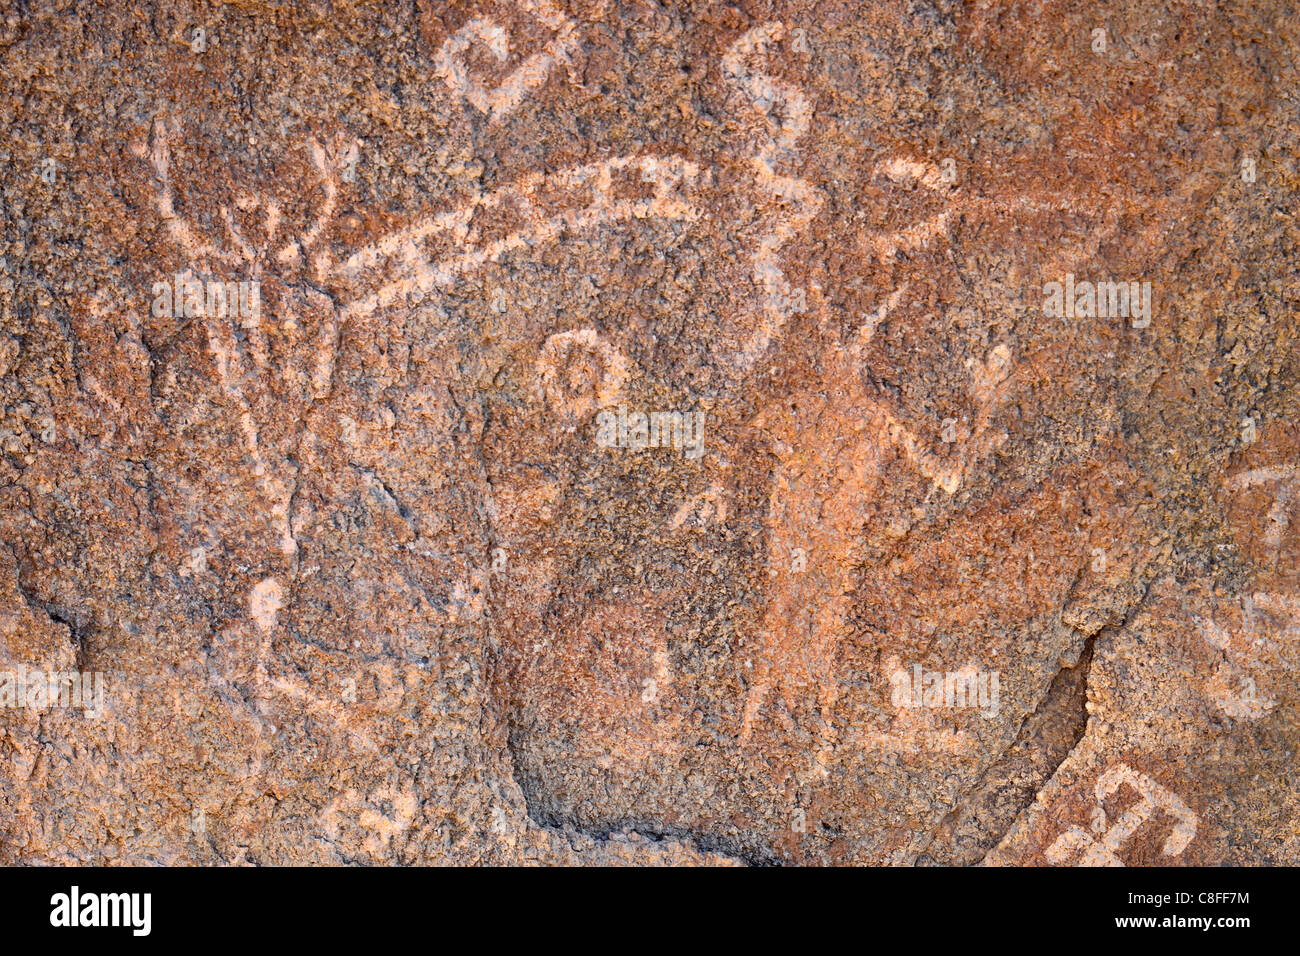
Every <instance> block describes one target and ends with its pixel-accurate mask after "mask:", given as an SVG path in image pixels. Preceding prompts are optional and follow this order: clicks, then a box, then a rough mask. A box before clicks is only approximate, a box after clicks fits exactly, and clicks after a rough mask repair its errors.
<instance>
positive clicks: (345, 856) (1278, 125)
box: [0, 0, 1300, 865]
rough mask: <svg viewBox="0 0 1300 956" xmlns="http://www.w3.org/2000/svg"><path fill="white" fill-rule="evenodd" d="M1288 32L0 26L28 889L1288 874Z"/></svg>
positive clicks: (665, 19) (189, 13) (875, 21)
mask: <svg viewBox="0 0 1300 956" xmlns="http://www.w3.org/2000/svg"><path fill="white" fill-rule="evenodd" d="M196 30H202V31H203V32H202V33H196ZM1099 30H1100V31H1102V33H1101V34H1100V36H1099V35H1098V33H1097V32H1096V31H1099ZM1297 30H1300V25H1298V24H1297V22H1296V20H1295V18H1294V17H1293V16H1291V15H1290V12H1289V10H1288V8H1287V7H1286V5H1285V4H1280V3H1273V2H1252V3H1244V2H1243V3H1230V4H1226V5H1218V6H1216V7H1214V8H1213V9H1211V8H1207V7H1205V6H1204V5H1200V4H1195V5H1193V4H1171V5H1158V6H1141V5H1132V4H1121V5H1119V6H1118V7H1117V6H1115V5H1113V4H1107V5H1099V4H1088V3H1085V4H1059V3H1031V4H1028V5H1026V4H1012V3H1003V2H987V3H984V2H981V3H979V4H957V3H933V4H930V3H923V4H915V3H910V2H909V3H902V2H890V3H869V4H867V3H862V4H858V3H843V2H826V3H815V4H814V3H808V2H800V0H791V2H787V3H738V4H735V5H727V4H719V3H713V2H701V3H683V4H659V3H654V2H633V3H613V2H609V0H522V2H515V3H504V2H496V0H467V2H450V3H440V2H432V0H422V2H420V3H418V4H416V5H415V6H414V7H412V5H410V4H359V3H358V4H353V3H334V4H329V5H320V6H314V7H308V6H307V5H304V4H274V3H260V2H249V3H241V4H235V5H223V6H215V5H214V6H207V5H200V6H195V7H193V8H178V7H174V6H171V5H167V4H160V5H152V4H147V3H146V4H144V5H139V4H137V5H135V6H134V8H133V9H130V10H126V9H122V10H116V9H110V8H108V7H107V6H95V7H90V8H86V9H82V8H80V7H79V6H74V5H70V4H60V3H57V2H48V3H37V4H30V5H28V6H27V7H25V8H23V9H21V10H19V9H15V10H13V11H10V12H8V13H6V14H5V15H4V18H3V23H2V24H0V73H2V75H3V77H4V86H3V95H2V96H0V119H2V120H3V122H4V125H5V128H6V129H7V130H8V131H9V134H10V135H9V137H8V138H7V145H6V152H7V155H6V156H5V160H6V162H5V164H4V166H3V169H2V171H0V182H2V186H3V198H4V207H3V217H2V225H3V230H4V231H3V236H2V238H0V246H2V248H0V257H2V258H0V273H2V274H0V400H2V401H3V420H0V543H2V545H3V546H0V674H8V675H10V686H11V687H13V686H16V684H15V683H14V679H13V676H12V675H23V674H29V673H31V672H34V671H35V672H40V673H49V672H57V673H69V674H102V675H103V677H104V681H105V684H104V693H103V698H102V702H101V703H102V706H100V707H91V708H89V709H87V708H85V707H78V706H49V705H48V704H40V703H39V702H38V704H37V705H33V706H6V707H4V708H3V709H0V861H2V862H24V863H26V862H38V861H41V862H58V863H70V862H111V863H142V862H162V863H184V864H220V863H291V862H292V863H318V864H327V863H427V862H454V863H466V864H470V863H521V862H537V863H608V862H627V863H638V864H639V863H670V864H676V863H731V862H742V863H882V864H913V863H921V864H928V863H939V864H974V863H979V862H981V861H982V862H986V863H996V864H1012V865H1017V864H1041V863H1044V862H1047V863H1054V864H1072V863H1078V862H1082V863H1090V864H1100V863H1116V862H1119V863H1125V864H1130V865H1133V864H1167V863H1237V864H1246V863H1263V862H1277V863H1280V862H1287V863H1293V864H1294V863H1297V862H1300V837H1298V836H1297V832H1298V827H1300V822H1298V819H1300V817H1298V813H1300V788H1298V786H1297V779H1296V771H1295V751H1296V747H1297V744H1298V743H1300V727H1298V726H1297V703H1298V701H1297V690H1296V686H1297V676H1298V675H1300V648H1298V641H1300V522H1298V521H1297V518H1296V509H1297V508H1298V507H1300V496H1297V489H1300V477H1297V471H1296V469H1297V466H1298V462H1300V431H1298V430H1297V425H1296V421H1297V406H1298V404H1300V388H1298V380H1297V372H1298V371H1300V358H1298V356H1297V351H1296V348H1295V344H1296V335H1297V330H1298V329H1300V322H1298V321H1297V311H1296V310H1297V301H1298V299H1300V288H1298V287H1297V280H1296V268H1295V262H1296V252H1297V229H1296V224H1295V218H1294V208H1295V195H1296V187H1297V184H1298V178H1297V169H1296V152H1295V150H1296V145H1297V132H1298V130H1297V107H1296V101H1295V99H1294V96H1293V94H1292V91H1293V90H1294V89H1295V88H1296V81H1297V75H1296V68H1295V60H1296V54H1297V47H1298V46H1300V43H1298V40H1300V38H1298V37H1297ZM1067 276H1068V277H1069V278H1068V279H1067ZM1067 281H1068V282H1070V283H1074V282H1076V281H1077V282H1078V283H1083V282H1090V283H1099V282H1112V281H1113V282H1124V283H1128V282H1130V281H1132V282H1134V283H1138V288H1139V289H1141V287H1142V286H1141V284H1142V283H1149V288H1150V290H1151V291H1150V309H1149V312H1144V313H1140V314H1137V315H1128V314H1124V315H1119V314H1092V315H1088V314H1080V313H1083V312H1086V310H1087V308H1088V303H1087V300H1086V299H1082V300H1078V301H1077V302H1076V303H1075V305H1077V306H1078V308H1077V309H1073V310H1072V314H1070V315H1069V316H1065V315H1060V314H1049V313H1051V312H1052V308H1050V302H1049V298H1050V291H1049V287H1050V284H1052V283H1062V284H1064V283H1066V282H1067ZM191 282H197V283H209V284H216V283H241V282H242V283H250V285H246V286H245V287H244V290H243V292H244V297H243V300H242V302H241V300H240V296H239V289H238V287H237V286H233V285H232V286H229V288H228V289H227V287H226V286H224V285H223V286H222V292H223V294H225V293H226V292H227V291H228V292H229V301H230V303H231V309H229V310H226V311H227V312H229V313H232V314H218V313H220V311H221V310H219V309H218V308H217V300H216V298H215V293H213V296H212V297H211V298H208V299H205V301H204V303H203V305H204V308H201V309H195V308H193V307H192V306H191V307H190V308H189V309H188V310H187V308H186V305H187V302H186V296H185V294H184V293H186V292H187V291H192V290H190V289H189V284H190V283H191ZM178 286H179V291H180V293H181V295H180V302H179V308H178V307H177V306H178V303H177V301H176V299H175V293H176V292H177V287H178ZM204 289H205V292H206V291H207V287H206V286H205V287H204ZM1126 289H1127V286H1126ZM254 299H256V306H255V305H254V301H253V300H254ZM236 303H240V304H241V305H242V306H243V307H244V308H243V309H242V311H241V310H240V309H239V308H237V307H236V305H235V304H236ZM1094 304H1095V303H1094ZM1094 311H1095V310H1094ZM1103 313H1104V310H1103ZM651 412H656V413H660V414H663V413H668V412H680V413H689V417H686V418H677V419H676V420H675V421H674V422H673V423H672V424H673V425H674V426H675V427H677V428H678V430H677V431H675V432H672V431H663V432H662V433H657V434H656V437H657V438H661V439H663V441H662V442H661V443H660V442H656V444H662V445H664V446H666V447H644V448H637V447H626V446H627V445H628V442H627V441H625V440H624V439H627V438H628V435H626V434H620V432H619V424H618V423H619V422H620V421H621V422H623V423H624V424H626V422H627V416H629V415H631V416H633V428H634V429H635V415H636V414H638V413H651ZM697 416H699V417H697ZM658 424H660V425H663V426H664V428H665V429H667V428H668V427H669V426H668V425H667V424H665V423H664V421H663V420H661V421H659V422H658ZM631 437H632V438H633V439H635V430H634V431H633V433H632V436H631ZM945 676H946V677H947V679H948V684H949V691H950V692H951V690H952V689H953V683H954V681H958V682H960V687H959V689H960V690H963V691H964V690H965V689H967V685H966V684H965V682H966V681H967V680H969V681H970V684H969V689H970V690H971V692H972V694H971V696H969V698H967V695H966V694H964V693H962V694H959V695H958V696H956V697H954V696H953V695H952V693H949V695H948V696H947V698H943V697H942V695H940V698H939V699H937V700H936V699H933V698H928V697H927V695H926V694H925V689H926V687H927V683H926V681H927V678H930V677H936V678H937V679H942V678H944V677H945ZM995 681H996V683H994V682H995ZM914 682H916V683H917V685H918V686H919V689H920V691H921V692H920V693H918V694H917V695H916V696H915V698H914V697H913V684H914ZM91 686H92V687H93V686H94V685H93V684H92V685H91ZM23 703H24V704H26V703H30V701H24V702H23ZM96 711H98V713H96Z"/></svg>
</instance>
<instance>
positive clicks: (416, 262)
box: [338, 156, 699, 319]
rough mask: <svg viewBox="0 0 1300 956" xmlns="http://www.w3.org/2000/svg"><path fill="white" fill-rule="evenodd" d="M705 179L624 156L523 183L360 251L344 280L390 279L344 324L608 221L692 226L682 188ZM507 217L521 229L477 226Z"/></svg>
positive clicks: (345, 268) (665, 163) (694, 171)
mask: <svg viewBox="0 0 1300 956" xmlns="http://www.w3.org/2000/svg"><path fill="white" fill-rule="evenodd" d="M698 174H699V167H698V166H697V165H696V164H694V163H691V162H688V161H686V160H684V159H679V158H672V157H670V158H666V159H665V158H659V157H654V156H632V157H619V158H616V159H611V160H607V161H605V162H603V163H596V164H593V165H588V166H578V167H573V168H570V169H565V170H560V171H559V172H556V173H551V174H550V175H545V176H544V175H541V174H539V173H534V174H529V175H527V176H524V177H522V178H521V179H520V180H519V181H518V182H516V183H513V184H511V185H509V186H504V187H502V188H501V189H498V190H496V191H494V192H491V193H489V194H487V195H485V196H480V197H477V198H475V199H473V200H471V201H470V202H468V203H466V204H465V205H462V206H459V207H457V208H455V209H453V210H451V211H449V212H445V213H441V214H439V215H437V216H433V217H431V218H429V219H425V220H421V221H420V222H417V223H416V224H414V225H412V226H410V227H408V228H406V229H403V230H401V231H399V232H396V233H393V234H390V235H388V236H385V237H384V238H383V239H381V240H380V241H379V242H377V243H374V244H373V245H371V246H367V247H366V248H364V249H361V250H359V251H358V252H356V253H354V254H353V255H352V256H351V257H350V258H348V259H347V261H345V262H344V263H343V264H342V265H341V266H340V267H339V269H338V273H339V275H340V277H342V278H344V279H348V280H355V279H358V278H361V277H363V276H365V275H368V274H371V275H391V274H392V273H397V277H396V278H392V279H389V280H388V281H385V282H384V283H383V284H382V285H381V286H380V287H379V289H378V290H377V291H375V292H374V293H372V294H370V295H367V296H364V297H362V298H360V299H357V300H356V301H353V302H350V303H348V304H347V305H345V306H344V307H343V309H342V310H341V314H342V316H343V318H345V319H347V318H353V317H356V316H363V315H368V314H370V313H371V312H374V311H375V310H377V309H380V308H383V307H384V306H386V305H389V304H391V303H393V302H395V301H398V300H400V299H403V298H405V297H406V296H408V295H411V294H413V293H420V294H428V293H432V292H435V291H438V290H446V289H448V288H450V287H451V286H452V285H453V284H454V283H455V281H456V280H457V279H459V278H460V277H462V276H464V275H465V274H467V273H469V272H471V271H473V270H474V269H477V268H481V267H482V266H484V265H486V264H488V263H490V262H496V261H498V260H499V259H500V258H501V257H502V256H504V255H505V254H506V253H508V252H511V251H515V250H521V249H528V248H532V247H534V246H536V245H538V244H541V243H546V242H553V241H555V240H556V239H558V238H559V237H560V236H561V235H563V234H565V233H568V232H578V231H583V230H587V229H591V228H594V227H595V226H598V225H602V224H605V223H612V222H618V221H635V220H638V219H651V218H653V219H660V220H665V221H686V222H689V221H693V220H694V219H696V218H698V213H697V212H696V210H695V209H694V208H693V207H692V206H691V205H690V204H689V203H688V202H686V201H685V199H684V198H683V197H682V196H681V194H680V190H681V187H682V186H683V185H684V184H686V183H688V182H690V181H691V180H692V179H694V178H695V177H696V176H697V175H698ZM641 183H652V184H653V185H654V189H653V194H652V195H650V196H648V197H643V196H640V195H639V194H640V191H641V190H640V184H641ZM552 204H556V205H561V206H562V208H563V211H562V212H560V213H559V214H558V215H550V216H544V215H542V214H541V212H540V208H541V207H542V206H550V205H552ZM489 212H491V213H496V214H499V215H505V216H508V217H509V219H510V221H512V222H513V223H514V224H515V225H514V228H512V229H510V231H508V232H504V234H502V230H500V229H499V227H498V228H494V230H493V232H494V235H495V238H491V239H488V238H485V237H483V236H482V235H480V234H478V232H477V231H476V230H475V228H474V223H475V220H476V217H478V216H482V215H483V214H485V213H489ZM445 240H451V241H452V242H454V243H455V245H456V248H457V252H456V254H454V255H451V256H447V257H444V258H441V259H433V258H430V256H429V254H428V253H426V252H425V247H426V245H427V244H429V243H430V242H433V241H445Z"/></svg>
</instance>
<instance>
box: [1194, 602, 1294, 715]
mask: <svg viewBox="0 0 1300 956" xmlns="http://www.w3.org/2000/svg"><path fill="white" fill-rule="evenodd" d="M1194 620H1195V622H1196V625H1197V627H1198V628H1199V629H1200V632H1201V637H1202V639H1203V640H1204V641H1205V643H1206V644H1208V645H1209V646H1210V647H1213V648H1214V649H1215V650H1216V651H1217V652H1218V653H1219V655H1220V656H1219V659H1218V660H1216V662H1215V664H1214V669H1213V671H1212V672H1211V674H1210V676H1209V677H1208V678H1207V679H1206V681H1205V694H1206V696H1207V697H1208V698H1209V699H1210V700H1211V701H1213V702H1214V705H1215V706H1216V707H1218V709H1219V710H1221V711H1222V712H1223V713H1224V714H1226V715H1227V716H1228V717H1232V718H1235V719H1238V720H1259V719H1260V718H1261V717H1264V716H1266V715H1268V714H1269V713H1271V712H1272V711H1273V709H1274V708H1275V707H1276V706H1277V700H1276V698H1274V697H1272V696H1271V695H1269V694H1267V693H1265V692H1264V691H1263V690H1261V689H1260V687H1259V682H1260V681H1262V680H1267V678H1268V677H1269V675H1270V674H1271V673H1273V672H1275V671H1294V670H1295V669H1296V667H1297V666H1298V662H1297V660H1296V648H1297V644H1298V643H1300V597H1297V596H1295V595H1291V594H1281V593H1275V592H1269V591H1257V592H1255V593H1254V594H1253V595H1249V596H1246V597H1244V598H1242V600H1241V627H1240V628H1239V629H1237V630H1236V631H1235V632H1234V630H1233V629H1230V628H1228V627H1225V626H1224V625H1223V624H1220V623H1219V622H1217V621H1216V620H1215V619H1214V618H1213V617H1195V618H1194Z"/></svg>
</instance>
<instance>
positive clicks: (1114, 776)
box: [1046, 764, 1199, 866]
mask: <svg viewBox="0 0 1300 956" xmlns="http://www.w3.org/2000/svg"><path fill="white" fill-rule="evenodd" d="M1120 787H1128V788H1130V789H1131V790H1133V791H1134V793H1136V794H1137V796H1138V798H1139V799H1138V802H1137V803H1135V804H1133V805H1132V806H1131V807H1129V808H1128V809H1126V810H1125V811H1124V812H1123V813H1121V814H1120V815H1119V817H1118V818H1117V819H1116V820H1114V821H1113V822H1110V824H1109V826H1107V822H1108V821H1107V819H1106V810H1105V807H1104V806H1103V803H1104V801H1105V800H1106V798H1107V797H1109V796H1111V795H1112V794H1114V793H1116V792H1117V791H1118V790H1119V788H1120ZM1093 792H1094V796H1095V797H1096V804H1095V806H1094V808H1093V810H1092V820H1091V828H1092V831H1093V832H1092V833H1089V832H1088V831H1087V830H1084V829H1082V828H1081V827H1070V828H1069V829H1068V830H1066V831H1065V832H1064V833H1062V834H1061V835H1060V836H1059V837H1057V838H1056V840H1055V842H1053V843H1052V845H1051V846H1049V847H1048V848H1047V854H1046V855H1047V862H1049V863H1052V864H1055V865H1057V866H1060V865H1063V864H1066V863H1068V862H1069V861H1070V860H1072V859H1073V860H1074V861H1075V863H1074V865H1075V866H1123V865H1124V861H1123V860H1121V859H1120V857H1119V855H1118V854H1119V851H1120V850H1121V849H1123V847H1124V846H1125V845H1126V844H1127V843H1128V842H1129V840H1131V839H1132V838H1133V836H1134V834H1135V833H1137V831H1138V830H1139V829H1141V828H1142V827H1143V826H1145V825H1146V824H1148V823H1150V822H1151V821H1152V820H1154V819H1156V817H1157V815H1167V816H1169V817H1172V818H1173V821H1174V822H1173V829H1172V830H1171V831H1170V833H1169V836H1168V837H1167V838H1166V839H1165V842H1164V844H1163V846H1162V847H1161V849H1160V853H1161V855H1162V856H1165V857H1171V858H1172V857H1176V856H1179V855H1180V854H1181V853H1182V852H1183V851H1184V850H1186V849H1187V847H1188V845H1189V844H1190V843H1191V842H1192V840H1194V839H1195V838H1196V828H1197V825H1198V823H1199V820H1198V818H1197V816H1196V814H1195V813H1193V812H1192V811H1191V809H1190V808H1188V806H1187V804H1185V803H1184V802H1183V801H1182V800H1181V799H1180V798H1179V797H1178V796H1177V795H1176V794H1174V793H1171V792H1170V791H1169V790H1166V789H1165V788H1164V787H1162V786H1160V784H1158V783H1156V782H1155V781H1153V780H1152V779H1151V778H1150V777H1148V776H1146V775H1145V774H1141V773H1138V772H1137V771H1136V770H1134V769H1133V768H1131V767H1129V766H1128V765H1126V764H1116V765H1115V766H1113V767H1111V768H1110V769H1109V770H1107V771H1106V772H1105V773H1103V774H1101V776H1099V777H1098V778H1097V783H1096V786H1095V787H1094V790H1093Z"/></svg>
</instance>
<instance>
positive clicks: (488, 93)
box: [435, 0, 577, 122]
mask: <svg viewBox="0 0 1300 956" xmlns="http://www.w3.org/2000/svg"><path fill="white" fill-rule="evenodd" d="M515 9H516V10H518V11H520V12H522V13H526V14H529V15H530V16H531V17H533V19H535V20H536V21H538V22H539V23H541V24H542V25H543V26H545V27H546V28H547V29H548V30H550V31H551V34H552V36H551V39H550V40H549V41H548V42H547V44H546V46H545V47H544V48H543V49H542V50H541V51H539V52H537V53H534V54H533V55H532V56H530V57H528V59H526V60H525V61H524V62H523V63H522V64H520V65H519V66H518V67H516V68H515V69H514V70H512V71H511V72H510V74H509V75H508V76H506V78H505V79H504V80H502V81H501V83H499V84H498V85H497V86H496V87H495V88H493V89H490V90H489V89H485V88H484V87H483V86H482V85H480V84H479V83H476V82H475V81H474V79H473V78H472V77H471V76H470V72H469V67H468V66H467V65H466V64H465V62H464V54H465V52H466V51H467V50H468V49H469V48H470V46H471V45H473V44H475V43H480V44H482V45H483V46H484V47H485V48H486V49H487V50H488V52H489V53H491V54H492V56H493V57H495V58H496V60H497V62H498V63H505V62H506V60H507V59H508V58H509V56H510V35H509V33H507V32H506V30H505V29H504V28H503V27H501V26H500V25H498V24H497V23H496V22H494V21H492V20H490V19H487V18H475V19H473V20H471V21H469V23H467V24H465V26H463V27H462V28H461V29H460V30H458V31H457V32H456V33H454V34H453V35H452V36H451V37H449V38H448V39H447V40H446V41H445V42H444V43H443V45H442V47H441V48H440V49H439V50H438V55H437V57H436V58H435V62H436V63H437V73H438V75H439V76H441V77H442V78H443V79H444V80H445V81H446V83H447V87H448V88H449V89H450V90H451V91H452V92H453V93H454V94H456V95H458V96H461V97H463V98H464V99H465V100H466V101H467V102H469V103H471V104H472V105H473V106H474V107H475V108H476V109H477V110H478V111H479V112H480V113H486V114H487V115H488V116H489V117H491V120H492V122H498V121H500V120H502V119H504V118H505V117H506V116H509V115H510V114H511V113H512V112H514V111H515V110H516V109H518V108H519V106H520V105H522V104H523V102H524V101H525V100H526V99H527V98H528V96H529V94H530V93H532V92H533V91H534V90H536V89H538V88H539V87H540V86H541V85H542V84H543V83H545V82H546V79H547V77H549V76H550V75H551V70H552V68H553V67H554V66H555V65H556V64H557V63H563V62H567V61H568V59H569V55H570V53H571V52H572V50H573V48H574V46H575V44H576V43H577V38H576V36H575V33H576V31H577V24H575V23H574V22H573V21H572V20H570V19H568V18H567V17H566V16H564V14H562V13H561V12H560V11H559V10H557V9H556V8H555V7H554V6H552V5H551V4H550V3H547V2H546V0H519V2H518V3H516V5H515Z"/></svg>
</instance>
